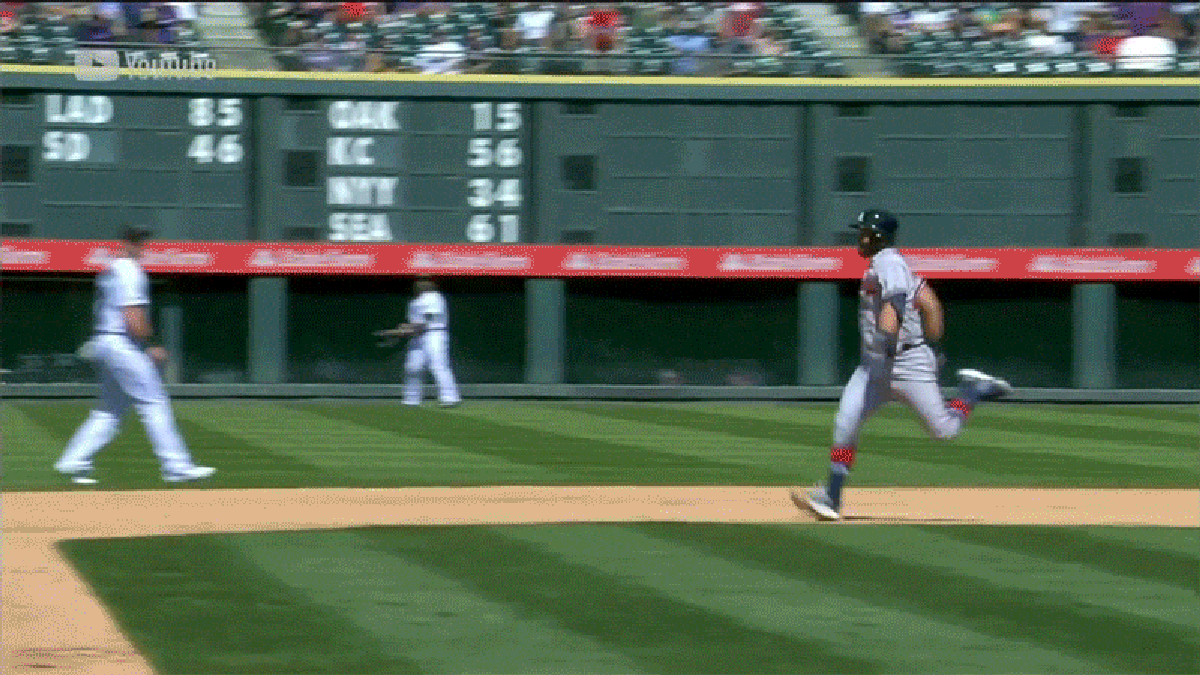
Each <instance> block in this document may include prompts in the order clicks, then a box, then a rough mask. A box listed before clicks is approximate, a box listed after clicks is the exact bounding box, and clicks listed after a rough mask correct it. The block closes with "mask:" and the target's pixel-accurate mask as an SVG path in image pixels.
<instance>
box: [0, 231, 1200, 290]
mask: <svg viewBox="0 0 1200 675" xmlns="http://www.w3.org/2000/svg"><path fill="white" fill-rule="evenodd" d="M117 250H119V245H118V244H117V243H116V242H111V241H63V240H43V239H5V240H3V242H2V243H0V270H2V271H4V272H76V273H80V272H82V273H87V272H96V271H98V270H100V269H102V268H103V267H104V265H105V264H106V263H107V262H108V260H109V259H111V257H112V256H113V255H115V254H116V252H117ZM900 251H901V253H903V254H904V255H905V256H906V257H907V259H908V261H909V265H910V266H911V267H912V269H913V271H914V272H916V273H917V274H919V275H921V276H922V277H925V278H929V279H996V280H1002V279H1006V280H1018V279H1031V280H1059V281H1200V250H1196V249H1024V248H971V249H965V248H913V249H907V248H902V249H900ZM143 264H144V265H145V266H146V269H147V270H148V271H149V272H151V273H158V274H236V275H251V276H291V275H394V276H412V275H418V274H430V275H444V276H497V275H503V276H521V277H552V278H553V277H668V278H671V277H675V278H693V279H754V278H762V279H813V280H848V279H859V278H861V277H862V275H863V273H864V272H865V271H866V268H867V261H865V260H864V259H862V258H861V257H859V256H858V254H857V253H856V252H855V250H854V249H852V248H846V247H791V248H789V247H774V248H767V247H728V248H724V247H668V246H661V247H653V246H641V247H622V246H557V245H551V246H539V245H509V246H490V245H464V244H348V245H340V244H291V243H269V242H259V243H254V242H230V243H212V242H152V243H149V244H147V245H146V248H145V251H144V254H143Z"/></svg>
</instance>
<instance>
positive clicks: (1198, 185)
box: [0, 66, 1200, 390]
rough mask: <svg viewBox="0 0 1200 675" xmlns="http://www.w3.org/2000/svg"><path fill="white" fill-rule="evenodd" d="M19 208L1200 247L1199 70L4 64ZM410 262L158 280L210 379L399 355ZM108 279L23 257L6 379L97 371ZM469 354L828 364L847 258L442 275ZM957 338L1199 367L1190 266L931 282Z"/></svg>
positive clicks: (1164, 378)
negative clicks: (705, 275) (746, 269)
mask: <svg viewBox="0 0 1200 675" xmlns="http://www.w3.org/2000/svg"><path fill="white" fill-rule="evenodd" d="M2 75H3V77H4V88H3V89H2V90H0V129H2V133H3V138H2V147H0V150H2V151H3V157H4V170H3V173H2V176H0V235H3V236H5V237H34V238H44V239H56V238H57V239H109V238H112V237H114V236H115V235H116V233H117V232H118V231H119V229H120V228H121V227H122V226H123V224H125V223H128V222H131V221H132V222H138V223H141V224H144V225H149V226H150V227H152V228H153V229H154V230H155V232H156V234H157V236H159V238H162V239H167V240H193V241H238V240H253V241H355V242H372V241H378V242H443V243H453V242H459V243H544V244H557V243H569V244H585V245H586V244H613V245H643V244H644V245H688V246H691V245H714V246H715V245H764V246H805V245H821V246H828V245H844V244H847V243H849V239H848V238H847V237H848V235H850V234H851V233H850V232H849V231H848V230H846V229H845V227H844V223H845V222H846V221H847V219H848V218H849V217H850V216H851V215H852V214H853V213H855V212H857V211H858V210H860V209H861V208H863V207H865V206H869V205H879V206H886V207H887V208H889V209H891V210H893V211H895V212H897V213H898V214H899V215H900V218H901V223H902V227H901V231H900V238H901V242H902V243H903V244H904V245H909V246H979V247H996V246H1028V247H1089V246H1099V247H1109V248H1142V247H1155V248H1196V247H1197V245H1198V244H1200V237H1198V236H1197V235H1198V233H1200V159H1198V158H1200V105H1198V104H1200V87H1198V86H1196V83H1195V82H1194V81H1190V80H1184V79H1170V78H1146V79H1130V78H1108V79H1104V78H1101V79H1088V80H1071V79H1043V80H995V79H989V80H902V81H899V80H886V81H885V80H880V81H873V80H859V79H849V80H842V81H827V80H820V81H818V80H790V79H776V80H744V81H737V82H731V81H729V80H707V79H693V78H682V79H680V78H647V79H638V78H604V77H596V78H556V77H541V76H533V77H516V76H513V77H509V76H480V77H471V76H463V77H456V78H454V79H449V78H433V77H422V76H401V75H395V76H384V77H374V76H371V77H368V76H365V75H361V74H344V75H337V74H322V75H321V76H319V77H318V76H314V75H309V74H295V73H249V72H236V71H231V72H227V73H219V74H218V76H216V77H213V78H211V79H190V80H167V79H162V80H147V79H136V78H133V77H131V76H128V75H127V74H126V75H122V76H121V77H120V78H118V79H117V80H116V81H113V82H103V83H100V82H81V81H78V80H76V79H75V78H74V77H72V75H71V73H70V71H69V70H67V69H58V68H53V67H45V68H37V67H9V66H6V67H4V68H3V70H2ZM410 282H411V280H410V279H405V278H389V277H372V278H355V279H338V278H331V277H274V278H243V277H220V276H192V277H188V276H179V277H172V278H164V279H160V280H157V281H156V282H155V293H156V306H157V310H156V312H157V315H156V321H158V323H159V325H160V329H161V332H162V334H163V336H164V338H165V339H166V340H167V342H168V344H169V346H171V347H173V348H174V350H175V351H176V353H177V354H178V355H179V358H178V360H177V363H176V364H175V366H173V370H172V371H171V372H169V378H170V379H172V380H174V381H177V382H181V383H207V384H214V385H218V384H239V383H243V384H261V385H277V384H287V383H296V384H300V383H307V384H381V383H387V382H395V381H398V380H399V379H400V375H401V370H402V368H401V361H400V359H401V355H400V354H399V352H397V351H395V350H391V351H389V350H384V349H380V348H378V347H376V346H375V344H374V340H373V339H371V338H370V337H369V335H368V333H369V331H370V330H373V329H375V328H379V327H383V326H387V325H394V324H395V323H396V322H398V321H399V320H400V318H401V316H402V314H403V306H404V303H405V302H406V299H407V293H408V291H409V286H410ZM89 283H90V280H89V279H87V278H86V277H84V276H72V275H59V276H46V275H37V274H20V275H14V274H8V273H6V274H4V276H3V279H0V286H2V287H0V293H2V298H0V301H2V303H3V325H2V327H0V328H2V330H3V344H2V353H0V362H2V367H3V368H4V369H5V370H6V371H8V372H6V373H5V379H6V381H7V382H9V383H14V384H22V383H63V382H72V381H79V382H85V381H88V380H89V378H90V374H89V372H88V369H87V368H86V366H85V365H84V364H82V363H81V362H79V361H78V359H76V358H75V357H74V356H73V354H74V352H75V349H76V347H77V346H78V345H79V343H80V342H82V341H83V339H85V338H86V334H87V330H88V326H87V324H88V321H89V316H90V303H91V289H90V287H89V286H88V284H89ZM445 286H446V290H447V292H448V296H449V301H450V310H451V315H452V317H453V322H454V324H453V338H452V354H453V358H454V361H455V365H456V367H457V369H458V372H459V375H460V378H461V379H462V380H463V381H464V382H467V383H479V384H509V383H526V384H530V385H533V384H537V385H559V384H561V385H583V384H606V385H608V384H611V385H638V386H640V385H665V384H684V385H696V386H718V387H743V386H783V387H786V386H811V387H823V386H824V387H827V386H833V385H836V384H839V383H840V382H842V381H843V380H844V378H845V377H846V376H847V374H848V372H849V371H850V369H851V368H852V367H853V363H854V361H855V359H856V349H857V347H856V340H857V336H856V334H855V328H854V321H853V313H854V305H855V302H856V298H855V296H854V288H853V284H852V283H848V282H846V283H831V282H794V281H788V282H785V281H769V282H754V281H737V282H729V281H722V282H718V281H685V280H677V281H657V280H640V281H611V280H608V281H605V280H572V281H559V280H552V279H499V278H474V279H466V278H454V279H447V280H445ZM935 287H936V288H937V289H938V290H939V292H941V293H942V294H943V297H944V299H945V301H946V305H947V324H948V335H947V338H946V346H947V348H948V350H949V353H950V356H951V364H952V365H954V366H965V365H972V366H978V367H983V368H990V369H993V370H996V371H999V372H1004V373H1006V374H1009V375H1011V377H1012V378H1013V379H1014V381H1016V382H1019V383H1022V384H1023V385H1024V386H1029V387H1045V388H1082V389H1089V390H1108V389H1118V388H1121V389H1163V388H1171V389H1196V388H1200V366H1198V365H1197V364H1198V362H1200V358H1198V355H1200V316H1198V307H1200V289H1198V287H1197V284H1195V283H1149V282H1138V283H1127V284H1121V285H1114V284H1104V283H1092V284H1081V285H1075V286H1071V285H1068V284H1062V283H1053V282H1032V281H1031V282H1012V283H1009V282H1006V283H994V282H965V281H956V282H949V281H945V282H936V283H935Z"/></svg>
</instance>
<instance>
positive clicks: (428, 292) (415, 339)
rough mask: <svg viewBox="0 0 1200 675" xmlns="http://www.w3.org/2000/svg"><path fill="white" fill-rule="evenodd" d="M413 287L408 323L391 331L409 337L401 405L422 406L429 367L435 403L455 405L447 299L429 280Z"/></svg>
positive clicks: (455, 386) (459, 399)
mask: <svg viewBox="0 0 1200 675" xmlns="http://www.w3.org/2000/svg"><path fill="white" fill-rule="evenodd" d="M413 287H414V289H415V291H416V294H417V296H416V297H415V298H413V299H412V301H411V302H409V303H408V321H407V322H406V323H403V324H400V325H399V326H397V327H396V329H395V331H394V333H395V334H396V335H400V336H412V337H411V339H410V340H409V341H408V353H407V354H406V355H405V358H404V398H403V400H402V402H403V403H404V404H405V405H420V404H421V396H422V393H423V392H424V389H425V382H424V375H425V369H426V368H428V369H429V371H430V372H431V373H433V379H434V381H435V382H437V386H438V402H439V403H440V404H441V405H442V406H444V407H452V406H456V405H458V404H459V403H461V402H462V398H461V397H460V396H459V394H458V385H457V384H455V382H454V373H453V372H451V371H450V356H449V353H448V344H447V343H448V342H449V336H448V334H447V330H448V328H449V325H448V319H449V317H448V316H447V313H446V298H445V296H443V295H442V294H441V293H440V292H438V289H437V284H435V283H434V282H433V280H432V279H430V278H429V277H418V278H417V281H416V283H415V284H414V285H413Z"/></svg>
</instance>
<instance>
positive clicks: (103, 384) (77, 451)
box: [54, 341, 129, 482]
mask: <svg viewBox="0 0 1200 675" xmlns="http://www.w3.org/2000/svg"><path fill="white" fill-rule="evenodd" d="M104 342H105V341H101V342H100V344H98V345H97V347H96V370H97V374H98V376H99V379H100V392H99V396H100V397H99V399H98V400H97V401H96V407H95V408H93V409H92V411H91V413H89V414H88V417H87V419H86V420H84V422H83V424H81V425H80V426H79V428H78V429H77V430H76V431H75V434H74V435H73V436H71V440H70V441H68V442H67V447H66V449H65V450H64V451H63V454H62V457H60V458H59V460H58V461H57V462H55V464H54V468H55V470H57V471H58V472H59V473H65V474H70V475H73V476H75V477H76V478H77V479H78V480H79V481H81V482H82V481H86V480H87V474H88V473H90V472H91V470H92V460H93V458H95V456H96V454H97V453H99V452H100V450H101V449H103V448H104V446H106V445H108V444H109V442H111V441H112V439H113V438H115V437H116V435H117V432H118V431H119V430H120V429H121V418H123V417H124V416H125V412H126V411H127V410H128V409H129V397H128V396H126V395H125V392H124V391H122V390H121V387H120V386H119V385H118V384H117V380H116V377H115V376H114V375H113V370H112V367H111V366H110V365H109V363H108V360H109V359H111V357H112V354H111V350H110V349H108V348H107V347H106V346H105V345H104V344H103V343H104Z"/></svg>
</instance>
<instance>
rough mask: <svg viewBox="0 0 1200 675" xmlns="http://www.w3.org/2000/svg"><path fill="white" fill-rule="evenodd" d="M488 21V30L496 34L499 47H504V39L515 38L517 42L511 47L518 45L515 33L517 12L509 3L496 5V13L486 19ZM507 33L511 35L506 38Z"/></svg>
mask: <svg viewBox="0 0 1200 675" xmlns="http://www.w3.org/2000/svg"><path fill="white" fill-rule="evenodd" d="M488 23H489V25H490V28H491V30H490V31H489V32H490V33H491V34H492V35H496V36H498V38H499V40H500V43H501V44H500V46H501V49H503V48H504V45H505V44H506V40H507V41H511V40H516V42H517V43H518V44H516V46H515V47H513V49H516V47H519V46H520V44H519V42H520V36H519V34H518V33H517V14H516V12H515V11H514V10H513V6H512V4H511V3H507V2H502V3H500V4H498V5H496V13H495V14H493V15H492V16H491V17H490V18H489V19H488ZM509 33H512V37H511V38H506V37H505V36H506V35H507V34H509Z"/></svg>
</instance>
